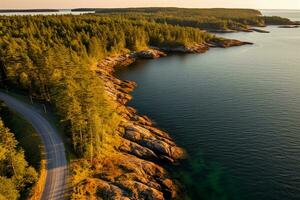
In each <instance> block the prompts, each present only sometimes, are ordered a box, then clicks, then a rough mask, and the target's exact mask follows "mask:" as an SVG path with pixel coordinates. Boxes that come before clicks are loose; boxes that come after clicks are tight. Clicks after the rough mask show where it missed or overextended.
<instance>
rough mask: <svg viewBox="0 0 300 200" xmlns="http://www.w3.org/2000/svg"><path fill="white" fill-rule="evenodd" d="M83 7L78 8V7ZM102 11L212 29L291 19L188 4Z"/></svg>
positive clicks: (285, 22)
mask: <svg viewBox="0 0 300 200" xmlns="http://www.w3.org/2000/svg"><path fill="white" fill-rule="evenodd" d="M79 10H82V11H83V10H84V9H77V10H76V9H75V11H79ZM94 10H95V12H96V13H98V14H102V15H107V14H109V15H118V16H124V17H127V18H130V19H133V20H141V19H143V20H147V21H152V22H153V21H154V22H156V23H162V24H171V25H179V26H185V27H194V28H199V29H204V30H209V31H215V30H236V31H243V30H247V29H249V28H250V26H257V27H264V26H266V25H291V24H294V22H292V21H290V20H289V19H286V18H282V17H277V16H274V17H273V16H272V17H267V16H263V15H262V13H261V12H260V11H258V10H254V9H224V8H214V9H188V8H123V9H122V8H120V9H116V8H114V9H94ZM89 11H91V10H89Z"/></svg>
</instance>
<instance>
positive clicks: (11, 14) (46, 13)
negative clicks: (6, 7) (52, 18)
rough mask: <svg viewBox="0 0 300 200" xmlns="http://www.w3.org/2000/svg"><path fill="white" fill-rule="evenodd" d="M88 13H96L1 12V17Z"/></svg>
mask: <svg viewBox="0 0 300 200" xmlns="http://www.w3.org/2000/svg"><path fill="white" fill-rule="evenodd" d="M88 13H94V12H90V11H86V12H72V11H71V10H60V11H59V12H7V13H5V12H3V13H1V12H0V16H1V15H4V16H14V15H67V14H72V15H80V14H88Z"/></svg>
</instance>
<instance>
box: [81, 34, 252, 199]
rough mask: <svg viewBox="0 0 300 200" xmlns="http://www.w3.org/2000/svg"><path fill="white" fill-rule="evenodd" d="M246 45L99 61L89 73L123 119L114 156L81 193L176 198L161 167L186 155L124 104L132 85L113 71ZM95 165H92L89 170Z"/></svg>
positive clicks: (226, 42)
mask: <svg viewBox="0 0 300 200" xmlns="http://www.w3.org/2000/svg"><path fill="white" fill-rule="evenodd" d="M245 44H251V43H246V42H240V41H238V40H225V39H224V40H223V41H222V42H213V43H211V44H199V45H194V46H191V47H189V48H184V47H180V48H162V49H159V48H149V49H147V50H144V51H139V52H133V53H129V54H122V55H116V56H113V57H108V58H106V59H103V60H101V61H100V62H99V63H98V65H97V67H96V68H93V70H94V71H95V72H96V73H97V74H98V75H99V76H100V77H101V79H102V80H103V82H104V89H105V91H106V93H107V96H108V98H109V100H110V101H111V102H112V106H113V108H114V109H115V110H116V111H117V112H118V114H119V115H120V116H121V118H122V120H121V121H122V122H121V124H120V127H119V130H120V131H119V137H120V145H119V146H118V147H115V151H116V154H115V155H111V156H109V157H107V159H108V160H109V161H107V162H108V163H110V164H109V165H108V164H107V163H106V164H101V169H99V171H101V172H100V173H99V174H98V175H94V176H93V178H91V179H89V180H87V181H86V182H85V183H84V184H83V185H82V187H84V188H85V191H86V193H88V194H89V195H91V194H94V195H96V196H99V195H100V196H104V197H105V198H104V199H123V200H125V199H153V200H154V199H155V200H164V199H176V198H178V191H179V188H178V185H177V184H175V182H174V180H172V179H171V177H170V176H169V174H168V172H167V170H165V169H164V168H163V166H164V163H165V164H166V163H170V164H174V163H176V162H177V161H178V160H180V159H184V158H185V156H186V154H185V151H184V150H183V149H182V148H180V147H178V146H177V145H176V143H175V142H174V140H173V139H172V138H171V137H170V136H169V134H168V133H166V132H164V131H162V130H160V129H159V128H157V127H156V126H155V124H154V123H153V122H152V121H151V120H150V119H149V118H148V117H147V116H140V115H139V114H138V113H137V111H136V110H135V109H134V108H132V107H129V106H127V105H126V104H127V102H129V101H130V100H131V99H132V97H131V95H130V92H131V91H133V90H134V88H135V87H136V83H135V82H132V81H124V80H120V79H118V78H116V77H115V76H114V70H115V68H116V67H126V66H128V65H130V64H132V63H133V62H135V61H136V60H137V59H154V58H159V57H163V56H167V54H168V53H172V52H180V53H204V52H206V51H207V50H209V48H211V47H222V48H227V47H231V46H241V45H245ZM96 166H97V163H96V164H94V167H93V168H96Z"/></svg>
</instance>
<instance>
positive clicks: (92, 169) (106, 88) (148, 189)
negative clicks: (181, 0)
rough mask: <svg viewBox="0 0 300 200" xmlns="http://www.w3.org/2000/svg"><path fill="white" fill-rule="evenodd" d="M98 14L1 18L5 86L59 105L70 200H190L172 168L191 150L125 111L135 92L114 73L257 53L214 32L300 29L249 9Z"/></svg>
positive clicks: (0, 46) (0, 47) (0, 61)
mask: <svg viewBox="0 0 300 200" xmlns="http://www.w3.org/2000/svg"><path fill="white" fill-rule="evenodd" d="M84 10H86V9H84ZM76 11H81V9H77V10H76ZM89 11H91V10H89ZM95 12H96V14H85V15H79V16H74V15H61V16H60V15H57V16H0V66H1V67H0V75H1V83H0V85H1V87H2V88H6V89H9V90H10V91H14V92H18V93H21V94H26V95H27V96H31V97H32V98H33V99H36V100H39V101H42V102H45V103H47V104H49V105H51V106H52V107H53V109H54V110H55V113H56V114H57V115H58V116H59V119H60V125H61V126H62V127H63V129H64V134H65V136H66V137H67V138H68V139H67V140H66V141H65V142H66V146H68V147H70V148H68V149H69V150H68V151H70V152H69V154H71V155H72V156H71V161H70V162H71V163H70V170H71V173H70V183H71V188H72V190H71V192H70V194H69V196H70V198H71V199H93V198H95V199H176V198H177V199H182V198H183V196H182V195H183V194H184V186H182V185H181V184H180V183H177V182H176V180H174V179H173V178H172V177H171V176H170V175H169V173H168V171H167V170H166V167H165V166H166V165H169V164H173V163H177V162H178V161H179V160H180V159H184V158H185V156H186V154H185V152H184V150H183V149H181V148H180V147H178V146H176V144H175V142H174V141H173V140H172V138H171V137H170V136H169V134H168V133H166V132H164V131H162V130H160V129H158V128H157V127H156V126H155V124H154V123H153V122H152V121H151V120H150V119H149V118H148V117H147V116H140V115H139V114H138V113H137V112H136V110H135V109H134V108H131V107H128V106H127V105H126V103H127V102H128V101H130V99H131V96H130V92H131V91H132V90H133V89H134V87H135V86H136V85H135V83H134V82H131V81H123V80H119V79H117V78H116V77H115V76H114V73H113V72H114V69H115V68H116V67H126V66H128V65H130V64H131V63H133V62H134V61H135V60H137V59H145V58H147V59H151V58H159V57H161V56H167V55H168V54H170V53H172V52H177V53H178V52H179V53H204V52H205V51H207V50H209V48H214V47H221V48H226V47H231V46H240V45H244V44H251V43H248V42H241V41H238V40H231V39H225V38H220V37H217V36H215V35H213V34H212V33H210V32H218V31H220V32H229V31H253V30H255V29H253V27H257V26H259V27H263V26H266V25H269V24H276V25H292V24H294V22H291V21H290V20H288V19H284V18H279V17H264V16H262V15H261V13H260V12H259V11H257V10H249V9H180V8H139V9H137V8H135V9H95ZM0 125H1V124H0ZM3 130H4V132H7V130H6V129H3ZM0 142H1V141H0ZM0 156H1V155H0ZM0 176H1V178H2V174H0ZM0 188H2V186H1V183H0ZM0 195H4V196H5V195H6V194H5V193H2V191H0ZM5 197H6V196H5ZM17 198H18V195H15V196H14V198H10V199H17Z"/></svg>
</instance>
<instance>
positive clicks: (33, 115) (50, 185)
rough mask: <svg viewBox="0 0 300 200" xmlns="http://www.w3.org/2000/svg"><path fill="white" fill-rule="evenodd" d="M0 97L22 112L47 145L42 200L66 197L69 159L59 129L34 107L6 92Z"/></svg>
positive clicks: (57, 199)
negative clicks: (45, 173)
mask: <svg viewBox="0 0 300 200" xmlns="http://www.w3.org/2000/svg"><path fill="white" fill-rule="evenodd" d="M0 99H1V100H3V101H4V102H5V104H6V105H7V106H8V107H9V108H10V109H12V110H14V111H16V112H18V113H20V114H21V115H22V116H23V117H24V118H25V119H26V120H27V121H28V122H29V123H31V124H32V126H33V127H34V128H35V129H36V131H37V133H38V134H39V135H40V136H41V138H42V141H43V143H44V145H45V150H46V160H47V177H46V184H45V187H44V191H43V194H42V200H60V199H64V196H65V191H66V177H67V160H66V154H65V147H64V144H63V141H62V139H61V138H60V136H59V134H58V132H57V130H56V129H55V128H54V127H53V126H52V125H51V124H50V123H49V122H48V121H47V120H46V119H45V118H44V117H43V115H42V114H41V113H40V112H39V111H38V110H37V109H35V108H34V107H32V106H31V105H29V104H26V103H24V102H22V101H20V100H18V99H16V98H14V97H12V96H10V95H8V94H6V93H3V92H0Z"/></svg>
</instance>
